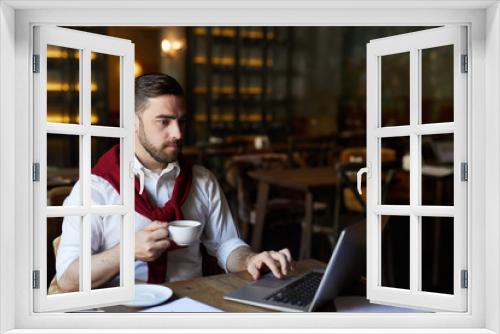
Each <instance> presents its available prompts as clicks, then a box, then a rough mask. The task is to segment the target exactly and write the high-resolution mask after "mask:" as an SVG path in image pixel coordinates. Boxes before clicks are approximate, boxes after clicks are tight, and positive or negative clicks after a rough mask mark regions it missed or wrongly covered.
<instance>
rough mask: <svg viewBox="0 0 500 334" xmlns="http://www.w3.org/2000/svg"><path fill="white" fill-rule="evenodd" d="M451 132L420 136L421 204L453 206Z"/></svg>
mask: <svg viewBox="0 0 500 334" xmlns="http://www.w3.org/2000/svg"><path fill="white" fill-rule="evenodd" d="M453 174H454V173H453V134H439V135H427V136H422V205H447V206H453V192H454V186H453Z"/></svg>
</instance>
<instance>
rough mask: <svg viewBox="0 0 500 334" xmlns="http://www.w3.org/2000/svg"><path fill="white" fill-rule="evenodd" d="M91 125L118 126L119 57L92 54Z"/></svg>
mask: <svg viewBox="0 0 500 334" xmlns="http://www.w3.org/2000/svg"><path fill="white" fill-rule="evenodd" d="M91 55H92V56H91V57H92V58H91V59H92V64H91V78H92V86H91V89H92V116H91V124H93V125H102V126H115V127H119V126H120V57H118V56H111V55H107V54H102V53H95V52H92V54H91Z"/></svg>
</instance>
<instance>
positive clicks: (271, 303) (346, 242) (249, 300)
mask: <svg viewBox="0 0 500 334" xmlns="http://www.w3.org/2000/svg"><path fill="white" fill-rule="evenodd" d="M365 264H366V222H365V221H362V222H359V223H356V224H353V225H350V226H348V227H346V228H345V229H344V230H343V231H342V232H341V234H340V237H339V240H338V242H337V244H336V245H335V248H334V250H333V253H332V256H331V257H330V260H329V262H328V265H327V267H326V269H324V270H319V269H318V270H316V269H315V270H310V271H307V272H305V273H303V274H300V275H291V276H287V277H286V278H283V279H278V278H275V277H274V276H273V274H272V273H268V274H266V275H264V276H263V277H262V278H261V279H259V280H258V281H256V282H253V283H251V284H248V285H246V286H244V287H242V288H240V289H237V290H234V291H231V292H229V293H226V294H225V295H224V299H226V300H231V301H235V302H240V303H244V304H249V305H254V306H260V307H263V308H268V309H272V310H277V311H285V312H312V311H315V310H317V309H318V308H319V307H320V306H322V305H324V304H325V303H326V302H332V301H333V300H334V299H335V298H336V297H337V296H338V294H339V292H340V291H341V290H342V289H343V288H344V287H345V286H346V285H348V284H349V283H352V282H353V281H354V280H358V279H359V278H360V277H361V275H362V273H363V270H364V268H365V266H366V265H365Z"/></svg>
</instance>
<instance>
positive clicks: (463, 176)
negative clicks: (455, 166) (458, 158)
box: [460, 162, 469, 181]
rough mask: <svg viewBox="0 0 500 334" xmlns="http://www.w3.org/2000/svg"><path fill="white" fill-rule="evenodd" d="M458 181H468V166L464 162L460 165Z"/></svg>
mask: <svg viewBox="0 0 500 334" xmlns="http://www.w3.org/2000/svg"><path fill="white" fill-rule="evenodd" d="M460 174H461V175H460V179H461V180H462V181H468V180H469V165H468V164H467V163H466V162H462V163H461V164H460Z"/></svg>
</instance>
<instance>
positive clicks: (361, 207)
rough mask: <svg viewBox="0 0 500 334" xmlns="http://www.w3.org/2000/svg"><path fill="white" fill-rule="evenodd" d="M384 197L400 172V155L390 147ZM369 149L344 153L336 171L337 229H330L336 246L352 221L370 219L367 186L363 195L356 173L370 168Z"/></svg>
mask: <svg viewBox="0 0 500 334" xmlns="http://www.w3.org/2000/svg"><path fill="white" fill-rule="evenodd" d="M381 155H382V170H383V172H382V174H383V175H382V178H383V184H382V197H383V198H385V196H386V195H387V192H388V189H389V187H390V185H391V183H392V181H393V176H394V173H395V171H396V170H397V169H398V163H397V161H396V152H395V151H394V150H392V149H389V148H382V152H381ZM365 161H366V148H364V147H355V148H347V149H344V150H342V151H341V153H340V158H339V162H338V163H337V164H336V166H335V169H336V173H337V182H338V183H337V187H336V196H335V212H334V217H333V227H332V228H330V229H327V230H326V232H329V233H331V234H330V236H329V237H330V240H331V242H332V244H335V242H336V240H337V238H338V235H339V233H340V231H341V230H342V229H343V228H344V227H346V226H347V225H349V224H350V223H352V222H355V221H359V220H361V219H365V218H366V186H365V185H363V186H362V194H359V193H358V191H357V179H356V174H357V172H358V170H359V169H361V168H363V167H365V165H366V162H365Z"/></svg>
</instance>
